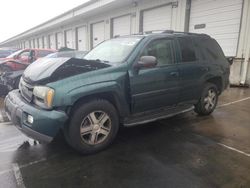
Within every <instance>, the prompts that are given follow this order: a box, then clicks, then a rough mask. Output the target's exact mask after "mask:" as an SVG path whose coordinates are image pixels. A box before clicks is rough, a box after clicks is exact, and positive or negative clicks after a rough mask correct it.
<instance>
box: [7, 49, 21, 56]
mask: <svg viewBox="0 0 250 188" xmlns="http://www.w3.org/2000/svg"><path fill="white" fill-rule="evenodd" d="M22 51H23V50H18V51H16V52H14V53H12V54H10V55H9V56H8V57H7V58H13V57H14V56H15V55H18V54H19V53H20V52H22Z"/></svg>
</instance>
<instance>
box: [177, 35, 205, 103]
mask: <svg viewBox="0 0 250 188" xmlns="http://www.w3.org/2000/svg"><path fill="white" fill-rule="evenodd" d="M176 42H177V46H178V48H179V50H178V52H179V53H178V54H179V58H178V59H179V61H178V68H179V71H180V78H181V80H180V87H181V90H180V102H190V103H193V102H196V101H197V99H199V97H200V94H201V91H202V85H203V80H204V78H203V77H204V74H205V72H207V71H208V68H207V67H206V66H203V64H202V63H201V62H200V61H199V52H198V51H197V48H196V47H195V45H194V42H193V40H192V38H191V37H188V36H184V37H178V38H177V41H176Z"/></svg>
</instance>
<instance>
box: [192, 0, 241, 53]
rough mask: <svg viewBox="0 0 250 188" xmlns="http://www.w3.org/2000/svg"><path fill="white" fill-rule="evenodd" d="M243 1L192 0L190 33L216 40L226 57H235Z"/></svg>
mask: <svg viewBox="0 0 250 188" xmlns="http://www.w3.org/2000/svg"><path fill="white" fill-rule="evenodd" d="M241 11H242V0H192V2H191V13H190V24H189V31H190V32H194V33H206V34H209V35H211V36H212V37H213V38H215V39H216V40H217V41H218V42H219V44H220V45H221V47H222V49H223V51H224V53H225V55H226V56H235V55H236V50H237V45H238V38H239V31H240V22H241Z"/></svg>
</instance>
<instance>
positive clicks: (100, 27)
mask: <svg viewBox="0 0 250 188" xmlns="http://www.w3.org/2000/svg"><path fill="white" fill-rule="evenodd" d="M104 40H105V28H104V22H99V23H95V24H92V47H95V46H96V45H97V44H99V43H101V42H102V41H104Z"/></svg>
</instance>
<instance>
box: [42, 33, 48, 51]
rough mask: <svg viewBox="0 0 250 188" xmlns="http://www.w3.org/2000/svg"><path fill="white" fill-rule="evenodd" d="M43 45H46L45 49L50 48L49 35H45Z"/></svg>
mask: <svg viewBox="0 0 250 188" xmlns="http://www.w3.org/2000/svg"><path fill="white" fill-rule="evenodd" d="M43 45H44V49H48V48H49V43H48V37H47V36H44V37H43Z"/></svg>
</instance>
